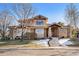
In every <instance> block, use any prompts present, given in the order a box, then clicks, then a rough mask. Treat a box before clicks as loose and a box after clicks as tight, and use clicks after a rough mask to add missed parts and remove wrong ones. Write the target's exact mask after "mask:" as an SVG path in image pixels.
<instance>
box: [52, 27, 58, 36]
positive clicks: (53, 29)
mask: <svg viewBox="0 0 79 59" xmlns="http://www.w3.org/2000/svg"><path fill="white" fill-rule="evenodd" d="M52 37H58V28H57V27H53V28H52Z"/></svg>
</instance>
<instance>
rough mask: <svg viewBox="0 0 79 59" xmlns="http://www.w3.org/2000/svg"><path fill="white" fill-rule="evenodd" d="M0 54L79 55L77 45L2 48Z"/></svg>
mask: <svg viewBox="0 0 79 59" xmlns="http://www.w3.org/2000/svg"><path fill="white" fill-rule="evenodd" d="M0 56H79V47H51V48H9V49H8V48H6V49H4V48H2V49H0Z"/></svg>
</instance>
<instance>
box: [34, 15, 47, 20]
mask: <svg viewBox="0 0 79 59" xmlns="http://www.w3.org/2000/svg"><path fill="white" fill-rule="evenodd" d="M33 19H37V20H38V19H41V20H42V19H43V20H46V19H48V18H47V17H45V16H42V15H37V16H35V17H33Z"/></svg>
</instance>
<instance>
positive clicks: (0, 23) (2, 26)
mask: <svg viewBox="0 0 79 59" xmlns="http://www.w3.org/2000/svg"><path fill="white" fill-rule="evenodd" d="M12 18H13V17H12V16H11V15H10V12H9V10H6V9H4V10H2V11H1V12H0V30H1V35H2V38H4V39H5V36H6V34H7V32H8V27H9V25H10V24H11V21H12Z"/></svg>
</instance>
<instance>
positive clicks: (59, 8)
mask: <svg viewBox="0 0 79 59" xmlns="http://www.w3.org/2000/svg"><path fill="white" fill-rule="evenodd" d="M32 5H33V6H34V7H36V8H37V12H38V14H41V15H43V16H46V17H48V22H49V23H54V22H63V23H67V21H66V20H65V9H66V7H67V6H68V5H69V4H68V3H39V4H38V3H37V4H32ZM75 5H76V8H78V9H79V4H75Z"/></svg>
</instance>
